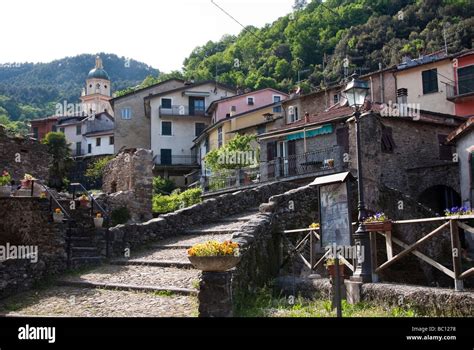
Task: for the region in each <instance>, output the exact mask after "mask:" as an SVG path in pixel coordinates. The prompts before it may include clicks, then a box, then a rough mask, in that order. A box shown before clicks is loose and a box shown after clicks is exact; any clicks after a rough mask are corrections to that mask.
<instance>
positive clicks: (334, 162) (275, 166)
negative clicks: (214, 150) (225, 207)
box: [202, 146, 348, 192]
mask: <svg viewBox="0 0 474 350" xmlns="http://www.w3.org/2000/svg"><path fill="white" fill-rule="evenodd" d="M343 157H344V153H343V148H342V147H340V146H334V147H330V148H326V149H321V150H317V151H312V152H307V153H304V154H298V155H294V156H289V157H278V158H276V159H274V160H271V161H267V162H260V163H259V164H258V165H256V166H251V167H246V168H242V169H237V170H226V171H222V172H219V173H214V174H211V175H210V176H203V181H202V182H203V184H204V185H203V187H204V191H205V192H213V191H218V190H223V189H228V188H233V187H241V186H247V185H252V184H259V183H263V182H269V181H274V180H278V179H285V178H293V177H294V178H298V177H305V176H319V175H326V174H332V173H336V172H341V171H343V170H345V169H347V166H348V163H347V162H344V158H343Z"/></svg>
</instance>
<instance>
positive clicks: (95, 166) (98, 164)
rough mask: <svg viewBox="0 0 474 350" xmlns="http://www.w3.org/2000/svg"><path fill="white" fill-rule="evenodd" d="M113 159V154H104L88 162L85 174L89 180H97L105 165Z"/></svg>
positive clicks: (100, 176)
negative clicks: (104, 155)
mask: <svg viewBox="0 0 474 350" xmlns="http://www.w3.org/2000/svg"><path fill="white" fill-rule="evenodd" d="M112 159H114V156H106V157H101V158H99V159H96V160H95V161H94V162H92V163H91V164H89V166H88V167H87V170H86V176H87V177H88V178H90V179H91V180H94V181H96V180H99V179H101V178H102V175H103V174H104V169H105V166H106V165H107V164H108V163H109V162H110V161H111V160H112Z"/></svg>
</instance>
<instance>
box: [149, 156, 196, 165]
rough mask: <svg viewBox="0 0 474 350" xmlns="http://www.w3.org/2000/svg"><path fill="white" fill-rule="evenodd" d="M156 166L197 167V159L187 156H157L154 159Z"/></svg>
mask: <svg viewBox="0 0 474 350" xmlns="http://www.w3.org/2000/svg"><path fill="white" fill-rule="evenodd" d="M154 160H155V164H157V165H164V166H173V165H197V164H198V163H197V157H196V156H192V155H185V156H181V155H180V156H174V155H172V156H161V155H157V156H155V158H154Z"/></svg>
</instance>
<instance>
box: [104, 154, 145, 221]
mask: <svg viewBox="0 0 474 350" xmlns="http://www.w3.org/2000/svg"><path fill="white" fill-rule="evenodd" d="M102 181H103V191H104V192H105V193H106V194H107V196H105V197H101V198H100V199H99V200H100V201H101V202H102V204H103V205H104V206H105V209H106V210H108V211H109V212H112V211H113V210H114V209H118V208H121V207H126V208H127V209H128V210H129V212H130V215H131V220H132V221H134V222H144V221H147V220H150V219H151V218H152V197H153V154H152V152H151V151H149V150H145V149H129V150H125V151H123V152H121V153H119V154H118V155H117V156H116V157H115V158H114V159H113V160H111V161H110V162H109V163H108V164H107V166H106V167H105V169H104V175H103V179H102Z"/></svg>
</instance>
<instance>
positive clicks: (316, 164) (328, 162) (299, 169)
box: [260, 146, 347, 181]
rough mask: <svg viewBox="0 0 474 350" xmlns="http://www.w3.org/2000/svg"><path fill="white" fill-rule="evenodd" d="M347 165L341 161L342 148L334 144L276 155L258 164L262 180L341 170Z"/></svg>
mask: <svg viewBox="0 0 474 350" xmlns="http://www.w3.org/2000/svg"><path fill="white" fill-rule="evenodd" d="M346 167H347V163H345V162H343V150H342V148H341V147H339V146H334V147H330V148H326V149H322V150H317V151H312V152H307V153H304V154H297V155H294V156H289V157H277V158H276V159H274V160H271V161H268V162H263V163H261V164H260V173H261V177H262V181H266V180H274V179H279V178H286V177H294V176H301V175H309V174H311V175H313V174H325V173H333V172H338V171H342V170H344V169H345V168H346Z"/></svg>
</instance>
